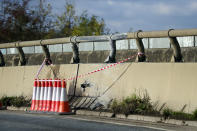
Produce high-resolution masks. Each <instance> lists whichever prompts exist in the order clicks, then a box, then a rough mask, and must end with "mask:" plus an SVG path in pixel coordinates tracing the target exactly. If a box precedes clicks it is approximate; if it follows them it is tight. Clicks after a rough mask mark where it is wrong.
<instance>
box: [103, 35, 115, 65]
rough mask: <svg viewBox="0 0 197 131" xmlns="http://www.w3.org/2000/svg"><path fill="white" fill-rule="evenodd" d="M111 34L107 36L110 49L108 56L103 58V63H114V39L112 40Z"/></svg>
mask: <svg viewBox="0 0 197 131" xmlns="http://www.w3.org/2000/svg"><path fill="white" fill-rule="evenodd" d="M111 36H112V35H111ZM111 36H110V37H109V44H110V47H111V51H110V54H109V56H108V57H107V59H106V60H105V63H115V62H116V40H112V39H111Z"/></svg>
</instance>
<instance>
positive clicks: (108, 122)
mask: <svg viewBox="0 0 197 131" xmlns="http://www.w3.org/2000/svg"><path fill="white" fill-rule="evenodd" d="M67 118H70V119H75V120H82V121H89V122H98V123H107V124H115V125H123V126H130V127H142V128H149V129H155V130H162V131H174V130H168V129H164V128H157V127H150V126H139V125H133V124H132V125H131V124H126V123H120V122H110V121H101V120H89V119H85V118H74V117H69V116H68V117H65V119H67Z"/></svg>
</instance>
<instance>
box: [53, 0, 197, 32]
mask: <svg viewBox="0 0 197 131" xmlns="http://www.w3.org/2000/svg"><path fill="white" fill-rule="evenodd" d="M49 1H50V3H51V4H52V5H53V9H54V12H56V13H57V12H61V10H63V8H64V5H65V0H49ZM72 1H74V4H75V6H76V9H77V12H78V13H81V12H82V11H83V10H88V13H89V14H94V15H97V16H99V17H101V18H104V20H105V23H106V25H107V27H108V28H110V29H111V31H112V32H128V31H129V29H130V28H133V31H136V30H139V29H142V30H144V31H150V30H166V29H169V28H174V29H185V28H197V0H72Z"/></svg>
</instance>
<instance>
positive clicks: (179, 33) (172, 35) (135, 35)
mask: <svg viewBox="0 0 197 131" xmlns="http://www.w3.org/2000/svg"><path fill="white" fill-rule="evenodd" d="M183 36H197V29H183V30H174V29H169V30H164V31H147V32H143V31H142V30H139V31H137V32H132V33H122V34H114V35H103V36H73V37H66V38H56V39H46V40H35V41H23V42H21V41H17V42H11V43H2V44H0V49H5V48H17V49H19V48H20V51H19V56H20V61H21V63H22V64H21V65H25V55H24V53H23V51H22V47H29V46H42V47H43V48H42V49H43V52H44V54H45V56H47V58H48V59H50V53H49V50H48V49H46V48H47V46H46V45H55V44H62V43H72V49H73V58H72V59H73V60H72V63H79V62H80V60H79V53H78V51H79V50H78V43H83V42H103V41H110V42H109V43H110V45H111V46H110V47H111V52H110V54H109V56H108V58H107V59H106V60H105V62H107V63H114V62H115V61H116V59H115V57H116V41H117V40H124V39H135V40H136V44H137V48H138V56H137V58H136V61H137V62H144V61H146V55H145V49H144V44H143V41H142V39H143V38H165V37H168V38H169V39H170V43H171V45H172V47H173V50H174V55H173V58H172V61H174V62H182V61H183V60H182V55H181V49H180V45H179V43H178V41H177V38H176V37H183ZM166 44H167V43H166ZM0 59H1V60H0V62H1V63H0V65H2V66H4V65H5V63H3V62H4V60H3V57H0Z"/></svg>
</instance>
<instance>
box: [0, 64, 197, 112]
mask: <svg viewBox="0 0 197 131" xmlns="http://www.w3.org/2000/svg"><path fill="white" fill-rule="evenodd" d="M77 66H78V65H71V64H68V65H54V66H51V67H45V68H44V69H43V70H42V72H41V75H40V78H55V77H58V78H62V79H63V78H68V77H70V76H76V73H77ZM104 66H106V64H80V65H79V72H78V73H79V75H80V74H84V73H87V72H91V71H93V70H95V69H98V68H101V67H104ZM196 67H197V64H196V63H125V64H120V65H117V66H115V67H112V68H110V69H106V70H105V71H100V72H97V73H94V74H91V75H87V76H86V77H83V78H79V79H78V81H77V85H76V87H77V88H76V95H79V96H92V97H98V99H99V100H100V101H101V103H108V102H109V101H110V100H111V99H114V98H117V99H122V98H124V97H127V96H129V95H131V94H132V93H137V94H139V93H140V94H141V95H143V93H144V92H145V90H146V91H147V93H148V94H149V96H150V98H151V100H152V101H153V102H158V103H159V104H158V108H160V106H161V105H162V104H164V103H166V105H167V106H168V107H170V108H173V109H176V110H181V109H182V108H183V106H184V105H186V108H185V111H186V112H192V111H193V110H194V109H195V108H197V101H196V100H197V95H196V92H197V68H196ZM38 69H39V66H25V67H3V68H0V76H1V79H0V96H2V95H8V96H13V95H21V94H22V95H26V96H32V89H33V88H32V87H33V81H34V77H35V75H36V73H37V70H38ZM84 83H88V87H87V88H86V89H85V90H84V89H83V88H81V84H84ZM67 84H68V86H67V87H68V88H67V89H68V92H69V95H73V93H74V88H75V81H68V82H67Z"/></svg>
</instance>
